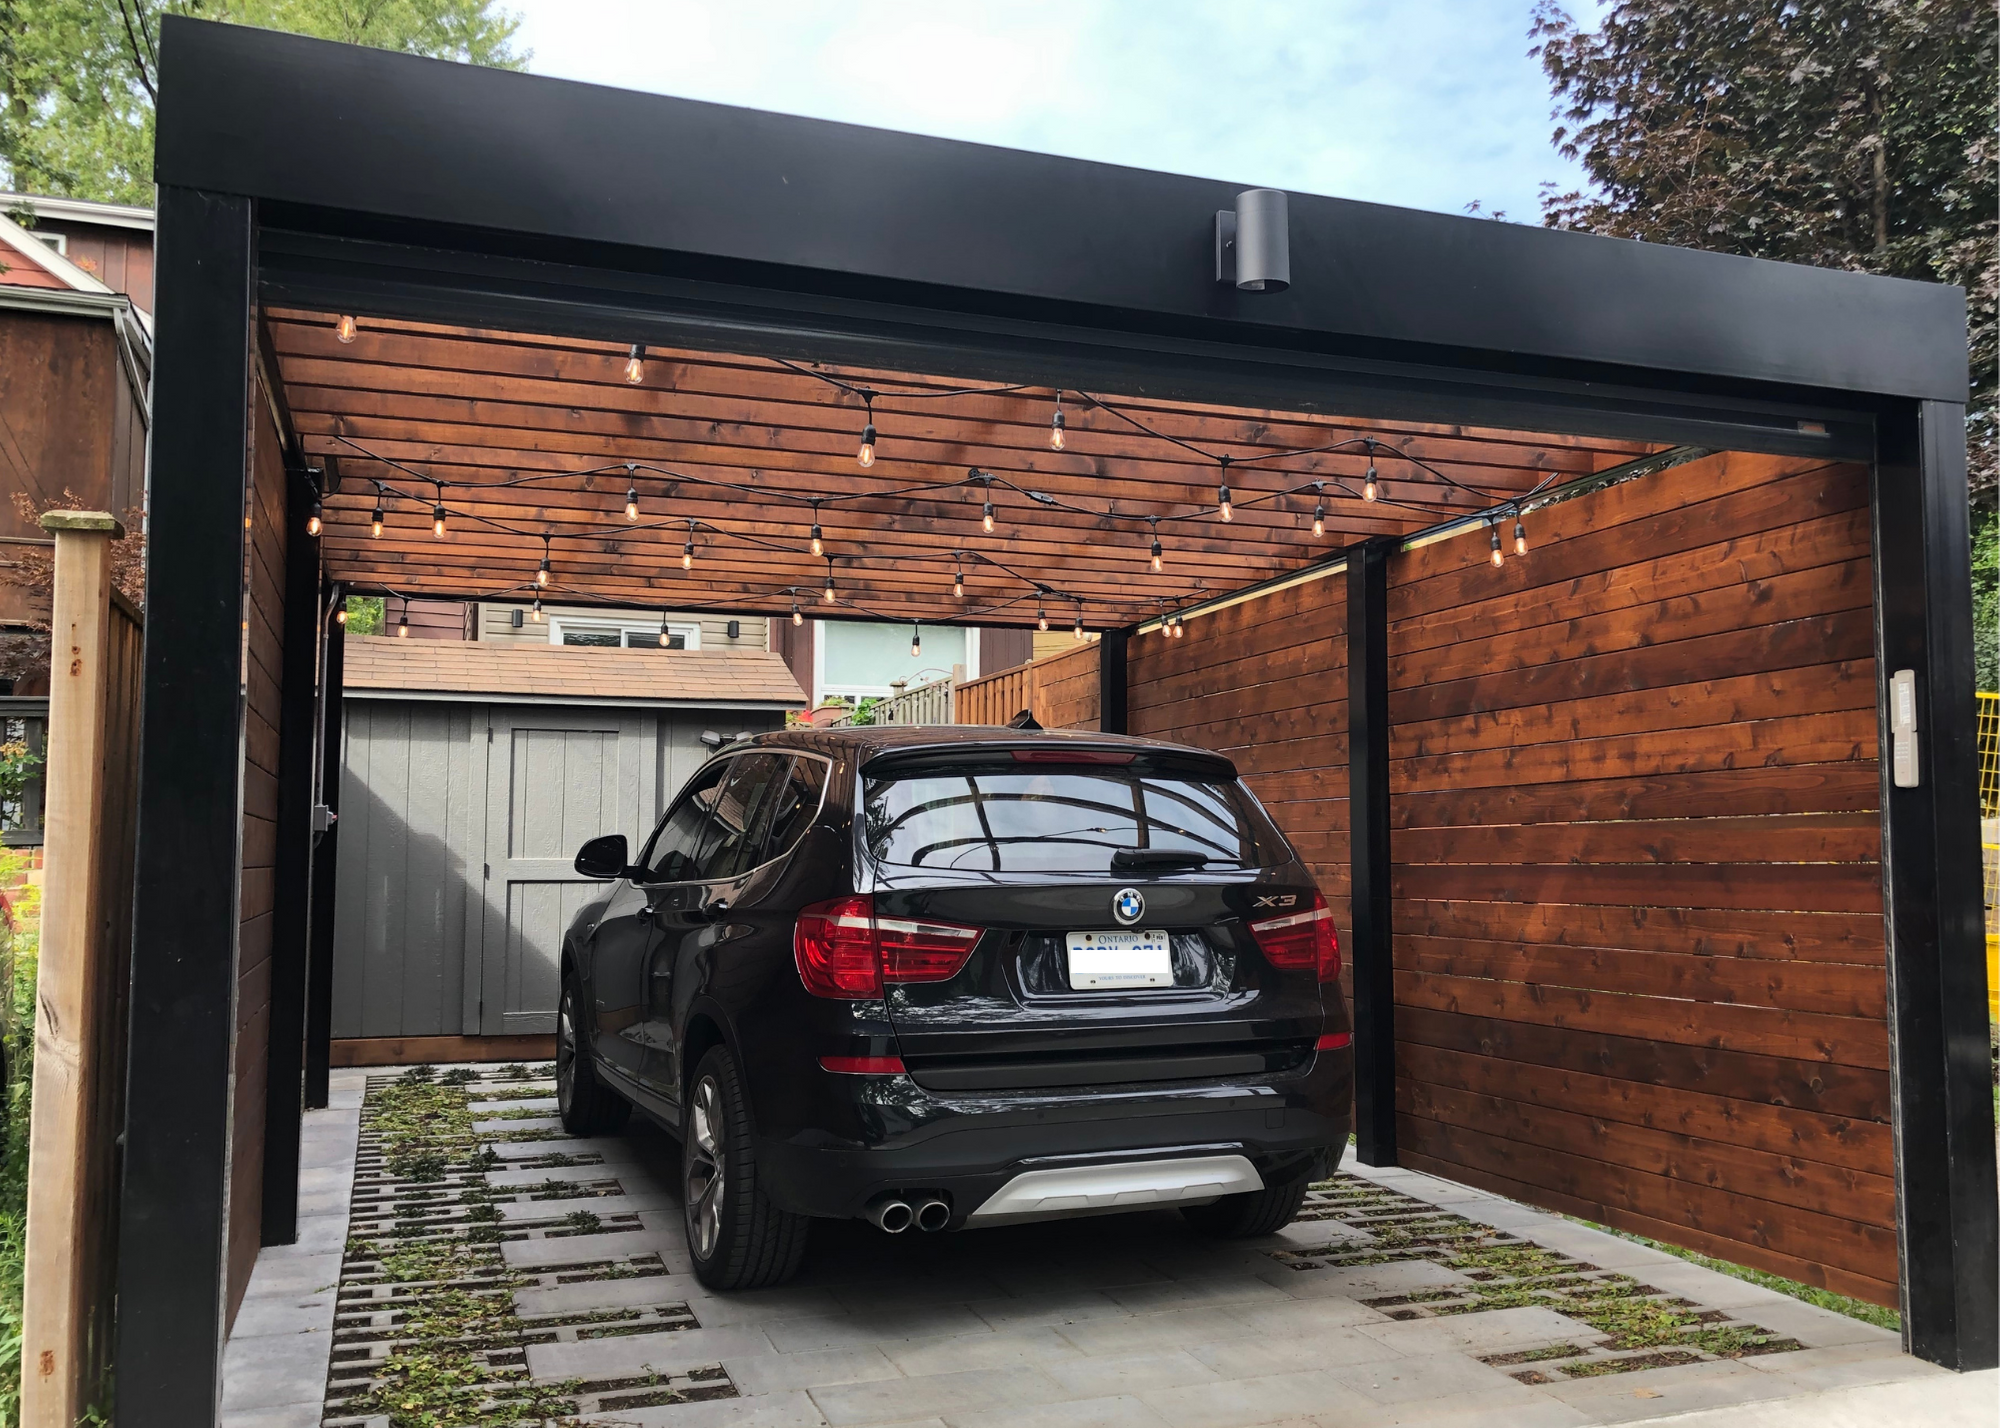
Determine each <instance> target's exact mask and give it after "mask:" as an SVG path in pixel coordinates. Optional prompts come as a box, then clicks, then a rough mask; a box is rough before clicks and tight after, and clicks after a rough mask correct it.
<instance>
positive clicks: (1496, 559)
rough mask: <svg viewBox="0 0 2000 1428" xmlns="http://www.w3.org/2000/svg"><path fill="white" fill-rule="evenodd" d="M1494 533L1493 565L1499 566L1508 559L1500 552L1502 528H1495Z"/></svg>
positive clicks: (1493, 528)
mask: <svg viewBox="0 0 2000 1428" xmlns="http://www.w3.org/2000/svg"><path fill="white" fill-rule="evenodd" d="M1492 533H1493V563H1494V564H1495V565H1499V564H1501V563H1502V562H1503V561H1505V560H1506V558H1507V557H1506V556H1505V555H1503V554H1501V551H1500V527H1499V526H1498V525H1495V526H1493V527H1492Z"/></svg>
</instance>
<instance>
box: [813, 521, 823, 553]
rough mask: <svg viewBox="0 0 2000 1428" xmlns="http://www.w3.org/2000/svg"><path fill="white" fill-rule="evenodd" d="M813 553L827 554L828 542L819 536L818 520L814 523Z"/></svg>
mask: <svg viewBox="0 0 2000 1428" xmlns="http://www.w3.org/2000/svg"><path fill="white" fill-rule="evenodd" d="M812 553H813V554H814V555H825V554H826V544H825V542H823V541H822V540H821V539H820V538H819V523H818V522H814V523H813V537H812Z"/></svg>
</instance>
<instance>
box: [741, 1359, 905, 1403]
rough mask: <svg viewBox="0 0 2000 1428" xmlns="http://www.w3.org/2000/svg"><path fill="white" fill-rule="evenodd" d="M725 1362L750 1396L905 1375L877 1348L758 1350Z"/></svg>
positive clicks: (745, 1392)
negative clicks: (810, 1350) (789, 1351)
mask: <svg viewBox="0 0 2000 1428" xmlns="http://www.w3.org/2000/svg"><path fill="white" fill-rule="evenodd" d="M722 1366H723V1367H724V1368H726V1369H728V1370H729V1378H730V1381H731V1382H732V1383H734V1384H735V1385H736V1389H737V1392H739V1393H742V1394H744V1395H746V1396H748V1395H754V1394H765V1393H784V1392H788V1391H791V1390H794V1389H806V1388H832V1387H834V1386H835V1385H837V1384H843V1383H870V1382H873V1381H875V1380H877V1379H885V1378H901V1377H902V1374H901V1373H899V1372H898V1371H897V1369H896V1366H895V1365H894V1364H892V1363H890V1362H889V1359H888V1356H887V1355H886V1354H884V1353H883V1352H882V1351H881V1350H880V1349H873V1348H870V1349H825V1350H822V1351H820V1352H818V1353H807V1354H756V1355H753V1356H752V1357H750V1358H737V1359H724V1360H723V1361H722Z"/></svg>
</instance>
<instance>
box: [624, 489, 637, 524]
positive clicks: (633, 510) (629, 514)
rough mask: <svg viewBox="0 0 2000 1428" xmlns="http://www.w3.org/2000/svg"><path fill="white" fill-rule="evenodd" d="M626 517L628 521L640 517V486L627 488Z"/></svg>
mask: <svg viewBox="0 0 2000 1428" xmlns="http://www.w3.org/2000/svg"><path fill="white" fill-rule="evenodd" d="M625 519H626V520H628V521H636V520H638V519H639V488H638V487H637V486H627V487H626V488H625Z"/></svg>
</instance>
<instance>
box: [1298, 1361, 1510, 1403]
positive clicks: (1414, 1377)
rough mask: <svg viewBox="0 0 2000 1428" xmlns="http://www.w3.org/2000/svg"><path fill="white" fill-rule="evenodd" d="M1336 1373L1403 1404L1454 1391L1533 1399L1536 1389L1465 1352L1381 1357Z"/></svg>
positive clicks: (1350, 1383)
mask: <svg viewBox="0 0 2000 1428" xmlns="http://www.w3.org/2000/svg"><path fill="white" fill-rule="evenodd" d="M1333 1375H1334V1377H1336V1378H1338V1379H1339V1380H1340V1381H1341V1382H1342V1383H1345V1384H1347V1385H1348V1386H1349V1387H1350V1388H1352V1389H1354V1390H1355V1391H1356V1392H1357V1393H1363V1394H1366V1395H1367V1396H1368V1397H1369V1398H1372V1399H1374V1400H1375V1401H1376V1402H1377V1403H1402V1402H1405V1401H1407V1400H1409V1399H1413V1398H1439V1397H1442V1396H1444V1395H1446V1394H1452V1393H1481V1392H1487V1393H1507V1392H1514V1391H1519V1392H1520V1393H1521V1394H1522V1395H1523V1396H1524V1398H1525V1399H1526V1400H1529V1401H1532V1399H1533V1393H1532V1391H1531V1390H1529V1389H1527V1388H1526V1387H1525V1385H1522V1384H1519V1383H1516V1382H1515V1381H1514V1380H1513V1379H1511V1378H1509V1377H1508V1376H1507V1375H1506V1374H1505V1373H1504V1372H1502V1371H1501V1370H1499V1369H1497V1368H1490V1367H1488V1366H1487V1365H1485V1364H1483V1363H1480V1362H1479V1361H1478V1360H1476V1359H1473V1358H1470V1357H1468V1356H1467V1355H1465V1354H1440V1353H1427V1354H1424V1355H1422V1356H1421V1357H1417V1358H1399V1359H1378V1360H1376V1361H1375V1362H1373V1363H1357V1364H1351V1365H1345V1366H1342V1367H1338V1368H1335V1369H1334V1370H1333Z"/></svg>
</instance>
